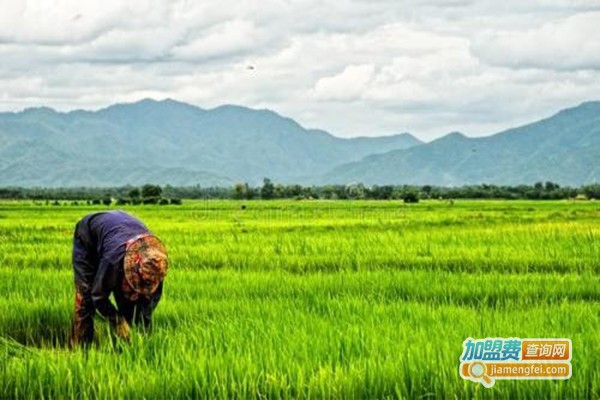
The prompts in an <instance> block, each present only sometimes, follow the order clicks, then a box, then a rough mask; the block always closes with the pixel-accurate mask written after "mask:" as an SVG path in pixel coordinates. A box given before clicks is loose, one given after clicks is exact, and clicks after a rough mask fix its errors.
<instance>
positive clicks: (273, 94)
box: [0, 0, 600, 140]
mask: <svg viewBox="0 0 600 400" xmlns="http://www.w3.org/2000/svg"><path fill="white" fill-rule="evenodd" d="M0 10H1V11H0V60H1V62H0V111H18V110H22V109H24V108H27V107H38V106H47V107H52V108H55V109H57V110H62V111H67V110H72V109H80V108H83V109H92V110H94V109H99V108H103V107H106V106H108V105H110V104H113V103H117V102H119V103H122V102H134V101H137V100H141V99H143V98H154V99H157V100H160V99H164V98H172V99H175V100H179V101H184V102H187V103H190V104H194V105H196V106H199V107H202V108H213V107H216V106H219V105H222V104H237V105H242V106H246V107H251V108H259V109H262V108H268V109H271V110H274V111H276V112H278V113H280V114H282V115H285V116H288V117H291V118H293V119H295V120H296V121H298V122H299V123H300V124H302V125H303V126H305V127H307V128H319V129H324V130H327V131H329V132H330V133H332V134H334V135H336V136H342V137H351V136H379V135H389V134H394V133H401V132H410V133H412V134H414V135H415V136H417V137H419V138H421V139H424V140H431V139H433V138H436V137H439V136H442V135H444V134H446V133H448V132H452V131H460V132H463V133H465V134H466V135H468V136H481V135H489V134H492V133H495V132H498V131H501V130H503V129H506V128H510V127H514V126H518V125H522V124H525V123H528V122H532V121H535V120H538V119H541V118H544V117H548V116H550V115H552V114H553V113H555V112H557V111H559V110H561V109H564V108H568V107H573V106H576V105H578V104H579V103H581V102H584V101H589V100H600V0H571V1H567V0H503V1H497V0H480V1H474V0H439V1H434V0H423V1H416V0H371V1H357V0H334V1H322V0H262V1H244V0H219V1H191V0H183V1H178V0H164V1H163V0H127V1H113V0H102V1H88V0H75V1H71V0H37V1H25V0H0Z"/></svg>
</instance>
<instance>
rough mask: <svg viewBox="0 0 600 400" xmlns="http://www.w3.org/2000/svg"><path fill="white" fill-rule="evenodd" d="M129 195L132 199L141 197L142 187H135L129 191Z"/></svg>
mask: <svg viewBox="0 0 600 400" xmlns="http://www.w3.org/2000/svg"><path fill="white" fill-rule="evenodd" d="M128 195H129V197H130V198H132V199H138V198H139V197H140V189H138V188H133V189H131V190H130V191H129V193H128Z"/></svg>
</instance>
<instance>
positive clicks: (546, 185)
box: [0, 178, 600, 204]
mask: <svg viewBox="0 0 600 400" xmlns="http://www.w3.org/2000/svg"><path fill="white" fill-rule="evenodd" d="M574 198H576V199H600V184H598V183H596V184H590V185H584V186H580V187H566V186H565V187H562V186H560V185H558V184H556V183H553V182H537V183H535V184H533V185H517V186H505V185H489V184H480V185H465V186H460V187H444V186H433V185H420V186H419V185H371V186H367V185H363V184H361V183H356V184H348V185H322V186H314V185H313V186H302V185H296V184H292V185H284V184H281V183H274V182H273V181H271V180H270V179H268V178H265V179H264V180H263V183H262V185H257V186H251V185H249V184H248V183H243V182H240V183H236V184H235V185H234V186H233V187H202V186H200V185H196V186H179V187H176V186H171V185H165V186H159V185H152V184H146V185H143V186H141V187H137V186H132V185H127V186H121V187H112V188H94V187H71V188H22V187H3V188H0V199H27V200H42V201H43V200H45V201H51V200H73V201H86V202H89V203H93V204H101V203H104V204H112V203H116V204H181V199H236V200H252V199H265V200H271V199H298V200H300V199H331V200H334V199H335V200H361V199H365V200H394V199H396V200H403V201H405V202H417V201H419V200H420V199H446V200H452V199H507V200H518V199H530V200H560V199H574Z"/></svg>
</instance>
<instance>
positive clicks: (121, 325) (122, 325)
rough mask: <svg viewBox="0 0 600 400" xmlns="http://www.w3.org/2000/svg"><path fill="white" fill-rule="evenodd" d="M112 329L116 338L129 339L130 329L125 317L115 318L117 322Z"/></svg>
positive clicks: (127, 340)
mask: <svg viewBox="0 0 600 400" xmlns="http://www.w3.org/2000/svg"><path fill="white" fill-rule="evenodd" d="M114 330H115V334H116V335H117V337H118V338H120V339H122V340H124V341H126V342H129V339H130V338H131V329H130V328H129V324H128V323H127V321H126V320H125V318H123V317H119V318H117V323H116V324H115V326H114Z"/></svg>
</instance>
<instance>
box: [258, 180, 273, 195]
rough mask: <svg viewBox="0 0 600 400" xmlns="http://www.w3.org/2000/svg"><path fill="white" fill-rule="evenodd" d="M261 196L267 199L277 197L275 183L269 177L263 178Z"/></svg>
mask: <svg viewBox="0 0 600 400" xmlns="http://www.w3.org/2000/svg"><path fill="white" fill-rule="evenodd" d="M260 197H262V198H263V199H265V200H270V199H272V198H274V197H275V185H273V182H271V180H270V179H269V178H265V179H264V180H263V186H262V188H261V189H260Z"/></svg>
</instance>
